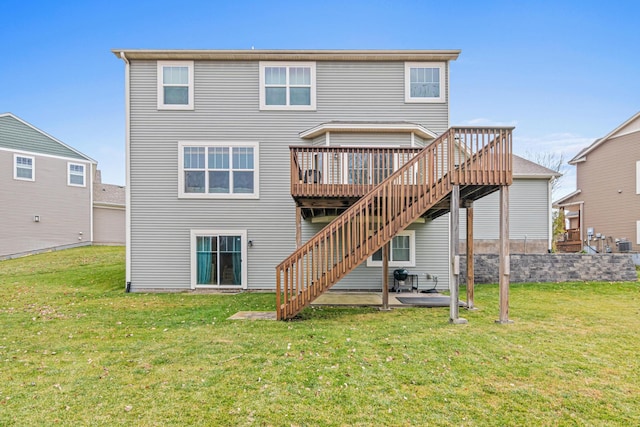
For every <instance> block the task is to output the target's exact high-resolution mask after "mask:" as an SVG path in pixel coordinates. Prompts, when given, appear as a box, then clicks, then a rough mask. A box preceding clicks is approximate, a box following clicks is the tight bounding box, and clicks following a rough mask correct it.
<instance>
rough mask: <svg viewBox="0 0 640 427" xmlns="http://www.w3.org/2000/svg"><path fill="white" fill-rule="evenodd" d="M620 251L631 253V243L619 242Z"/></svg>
mask: <svg viewBox="0 0 640 427" xmlns="http://www.w3.org/2000/svg"><path fill="white" fill-rule="evenodd" d="M618 250H619V251H620V252H629V251H630V250H631V242H629V241H625V240H621V241H619V242H618Z"/></svg>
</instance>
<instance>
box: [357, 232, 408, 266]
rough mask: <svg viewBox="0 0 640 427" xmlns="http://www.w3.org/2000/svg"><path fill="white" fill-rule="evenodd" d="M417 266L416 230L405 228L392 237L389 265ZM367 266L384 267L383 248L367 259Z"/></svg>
mask: <svg viewBox="0 0 640 427" xmlns="http://www.w3.org/2000/svg"><path fill="white" fill-rule="evenodd" d="M415 266H416V232H415V231H414V230H405V231H401V232H400V233H398V234H397V235H396V236H395V237H394V238H393V239H391V248H390V250H389V267H415ZM367 267H382V249H379V250H378V251H376V252H374V253H373V255H371V256H370V257H369V258H368V259H367Z"/></svg>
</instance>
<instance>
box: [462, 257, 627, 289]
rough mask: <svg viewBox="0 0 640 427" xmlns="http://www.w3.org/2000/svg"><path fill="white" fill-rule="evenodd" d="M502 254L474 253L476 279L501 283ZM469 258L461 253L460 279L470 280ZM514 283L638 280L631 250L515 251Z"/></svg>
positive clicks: (511, 277) (512, 270)
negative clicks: (596, 251)
mask: <svg viewBox="0 0 640 427" xmlns="http://www.w3.org/2000/svg"><path fill="white" fill-rule="evenodd" d="M498 261H499V260H498V255H494V254H476V255H474V280H475V282H476V283H498ZM466 271H467V259H466V256H462V255H461V256H460V273H461V274H460V283H466ZM510 279H511V282H512V283H523V282H580V281H597V282H635V281H637V280H638V276H637V274H636V268H635V264H634V262H633V258H632V256H631V254H596V255H588V254H526V255H523V254H514V255H511V276H510Z"/></svg>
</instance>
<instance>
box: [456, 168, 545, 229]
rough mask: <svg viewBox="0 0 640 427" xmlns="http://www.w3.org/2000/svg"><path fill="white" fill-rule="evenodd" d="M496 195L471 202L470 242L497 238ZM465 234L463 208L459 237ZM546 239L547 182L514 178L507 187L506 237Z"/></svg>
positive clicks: (465, 221) (465, 226)
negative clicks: (507, 232)
mask: <svg viewBox="0 0 640 427" xmlns="http://www.w3.org/2000/svg"><path fill="white" fill-rule="evenodd" d="M499 227H500V192H499V191H497V192H495V193H492V194H490V195H488V196H486V197H483V198H482V199H480V200H477V201H476V202H474V203H473V237H474V239H482V240H485V239H486V240H492V239H498V238H499V237H500V229H499ZM466 233H467V218H466V209H461V210H460V238H462V239H464V238H465V236H466ZM525 235H526V236H527V239H548V238H549V181H548V180H547V179H521V178H516V179H514V180H513V184H512V185H511V187H510V188H509V238H510V239H524V236H525Z"/></svg>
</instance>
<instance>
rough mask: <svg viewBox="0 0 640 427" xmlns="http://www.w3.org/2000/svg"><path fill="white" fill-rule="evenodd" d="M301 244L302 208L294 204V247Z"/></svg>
mask: <svg viewBox="0 0 640 427" xmlns="http://www.w3.org/2000/svg"><path fill="white" fill-rule="evenodd" d="M300 246H302V208H301V207H300V206H296V249H298V248H299V247H300Z"/></svg>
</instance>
